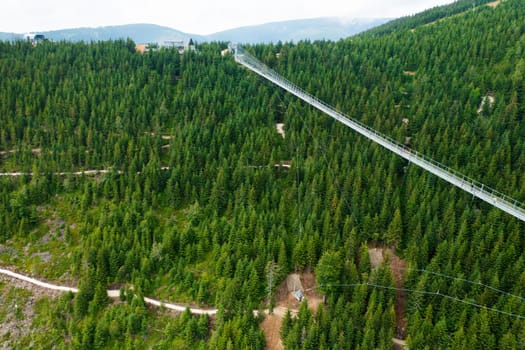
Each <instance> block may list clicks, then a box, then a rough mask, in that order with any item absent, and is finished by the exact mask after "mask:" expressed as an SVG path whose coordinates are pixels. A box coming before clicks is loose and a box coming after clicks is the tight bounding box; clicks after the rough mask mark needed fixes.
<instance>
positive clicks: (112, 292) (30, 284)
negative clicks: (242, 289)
mask: <svg viewBox="0 0 525 350" xmlns="http://www.w3.org/2000/svg"><path fill="white" fill-rule="evenodd" d="M0 274H2V275H4V276H7V277H9V278H10V281H11V283H12V284H13V285H15V286H16V287H18V288H23V289H30V290H31V291H33V292H35V291H39V293H40V294H42V293H45V294H51V295H56V292H72V293H78V289H77V288H75V287H68V286H60V285H56V284H52V283H48V282H44V281H41V280H38V279H35V278H32V277H28V276H25V275H22V274H20V273H17V272H14V271H11V270H7V269H2V268H0ZM107 293H108V297H110V298H113V299H115V298H118V297H119V296H120V290H118V289H109V290H108V291H107ZM144 302H145V303H146V304H149V305H153V306H162V307H164V308H166V309H169V310H174V311H180V312H183V311H185V310H186V308H187V307H188V305H184V304H177V303H168V302H163V301H160V300H156V299H152V298H147V297H144ZM190 312H191V313H192V314H196V315H204V314H206V315H215V314H216V313H217V309H201V308H190Z"/></svg>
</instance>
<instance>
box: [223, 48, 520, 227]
mask: <svg viewBox="0 0 525 350" xmlns="http://www.w3.org/2000/svg"><path fill="white" fill-rule="evenodd" d="M230 51H231V52H232V53H233V55H234V58H235V61H236V62H237V63H239V64H241V65H243V66H244V67H246V68H248V69H250V70H251V71H253V72H255V73H257V74H258V75H260V76H262V77H263V78H265V79H267V80H269V81H271V82H272V83H274V84H275V85H277V86H280V87H281V88H283V89H285V90H287V91H288V92H290V93H291V94H293V95H295V96H297V97H299V98H300V99H301V100H303V101H305V102H306V103H308V104H310V105H312V106H314V107H315V108H317V109H319V110H320V111H321V112H324V113H326V114H328V115H329V116H330V117H332V118H334V119H335V120H337V121H339V122H340V123H343V124H344V125H346V126H348V127H350V128H352V129H353V130H355V131H357V132H358V133H360V134H361V135H363V136H365V137H367V138H368V139H370V140H372V141H374V142H375V143H377V144H379V145H381V146H383V147H385V148H386V149H388V150H390V151H392V152H394V153H395V154H397V155H399V156H400V157H402V158H405V159H407V160H408V161H409V162H411V163H414V164H416V165H418V166H419V167H421V168H423V169H425V170H426V171H428V172H430V173H432V174H434V175H436V176H438V177H440V178H442V179H443V180H445V181H447V182H449V183H451V184H453V185H455V186H457V187H459V188H461V189H462V190H464V191H466V192H468V193H471V194H472V195H473V196H475V197H478V198H480V199H481V200H483V201H485V202H487V203H489V204H490V205H492V206H494V207H497V208H499V209H501V210H503V211H505V212H506V213H508V214H510V215H512V216H514V217H516V218H518V219H519V220H521V221H525V205H524V204H523V203H520V202H518V201H517V200H515V199H513V198H511V197H509V196H507V195H505V194H503V193H500V192H498V191H496V190H495V189H492V188H490V187H488V186H485V185H484V184H482V183H481V182H478V181H476V180H474V179H471V178H469V177H468V176H466V175H464V174H462V173H460V172H458V171H456V170H454V169H452V168H449V167H447V166H446V165H443V164H441V163H439V162H437V161H435V160H433V159H432V158H430V157H427V156H426V155H424V154H422V153H419V152H417V151H415V150H413V149H411V148H409V147H407V146H405V145H403V144H400V143H399V142H397V141H395V140H393V139H392V138H390V137H388V136H386V135H383V134H381V133H379V132H378V131H376V130H374V129H372V128H371V127H369V126H367V125H365V124H363V123H361V122H359V121H357V120H355V119H352V118H350V117H348V116H346V115H344V114H343V113H341V112H339V111H337V110H336V109H334V108H333V107H331V106H330V105H328V104H327V103H325V102H323V101H321V100H319V99H318V98H317V97H315V96H313V95H311V94H309V93H307V92H306V91H304V90H303V89H301V88H300V87H298V86H296V85H294V84H293V83H291V82H290V81H288V80H287V79H285V78H284V77H282V76H281V75H279V74H278V73H276V72H275V71H274V70H272V69H271V68H269V67H268V66H266V65H264V64H263V63H261V62H260V61H259V60H258V59H256V58H255V57H253V56H252V55H250V54H249V53H248V52H246V51H245V50H244V48H243V47H242V46H240V45H235V44H233V45H230Z"/></svg>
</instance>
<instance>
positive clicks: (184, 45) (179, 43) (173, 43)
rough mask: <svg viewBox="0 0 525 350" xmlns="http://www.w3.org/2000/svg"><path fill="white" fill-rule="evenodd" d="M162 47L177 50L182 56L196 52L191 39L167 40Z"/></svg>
mask: <svg viewBox="0 0 525 350" xmlns="http://www.w3.org/2000/svg"><path fill="white" fill-rule="evenodd" d="M162 46H163V47H170V48H175V49H177V50H178V51H179V54H181V55H182V54H183V53H184V52H186V51H193V50H195V44H194V42H193V39H191V38H190V39H188V40H165V41H164V43H163V44H162Z"/></svg>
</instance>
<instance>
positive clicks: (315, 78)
mask: <svg viewBox="0 0 525 350" xmlns="http://www.w3.org/2000/svg"><path fill="white" fill-rule="evenodd" d="M468 3H470V2H467V1H458V2H457V3H456V4H454V5H452V7H451V8H437V9H433V10H431V11H430V12H425V13H424V14H423V15H422V17H418V16H415V17H411V18H408V19H405V21H409V22H403V21H401V22H396V23H394V24H391V26H390V27H388V26H387V27H384V28H383V29H378V30H376V31H371V32H369V33H365V34H362V35H359V36H357V37H352V38H348V39H346V40H341V41H338V42H327V41H319V42H299V43H297V44H289V43H279V44H276V45H255V46H251V47H247V50H249V51H250V52H252V53H253V54H254V55H255V56H257V57H258V58H260V59H261V60H262V61H264V62H265V63H266V64H268V65H269V66H271V67H272V68H273V69H275V70H276V71H277V72H279V73H281V74H282V75H283V76H285V77H287V78H288V79H289V80H291V81H292V82H294V83H296V84H297V85H298V86H301V87H303V88H304V89H305V90H306V91H308V92H310V93H312V94H313V95H316V96H318V97H319V98H320V99H321V100H324V101H326V102H327V103H329V104H331V105H333V106H335V107H336V108H337V109H338V110H341V111H343V112H344V113H345V114H347V115H349V116H351V117H353V118H355V119H358V120H360V121H362V122H363V123H365V124H367V125H369V126H371V127H373V128H375V129H377V130H379V131H381V132H382V133H384V134H386V135H389V136H390V137H392V138H394V139H396V140H398V141H399V142H403V143H406V144H409V145H410V147H412V148H413V149H415V150H417V151H419V152H422V153H424V154H427V155H429V156H431V157H432V158H434V159H435V160H438V161H440V162H442V163H444V164H446V165H448V166H450V167H452V168H455V169H457V170H459V171H461V172H462V173H464V174H466V175H468V176H470V177H472V178H475V179H477V180H479V181H481V182H483V183H485V184H486V185H488V186H490V187H493V188H496V189H498V190H499V191H501V192H504V193H506V194H508V195H510V196H511V197H513V198H516V199H517V200H519V201H521V202H525V186H524V184H525V123H524V115H525V100H524V99H525V81H524V74H525V58H524V56H523V54H524V52H525V22H524V21H523V18H525V3H524V2H523V1H521V0H506V1H501V2H496V3H492V4H490V5H484V4H482V5H480V6H477V7H475V8H472V7H471V5H469V6H466V4H468ZM444 9H445V10H444ZM447 9H448V10H447ZM432 11H436V13H433V12H432ZM443 11H445V12H443ZM447 11H449V12H447ZM443 13H446V14H447V15H443ZM429 19H432V21H430V20H429ZM403 23H407V24H403ZM226 47H227V43H210V44H201V45H199V46H198V47H197V50H196V51H195V52H187V53H185V54H184V55H182V56H179V53H178V52H177V51H176V50H169V49H161V50H158V51H152V52H148V53H145V54H140V53H137V52H136V50H135V44H134V43H133V42H132V41H130V40H128V41H111V42H99V43H67V42H60V43H51V42H46V43H42V44H39V45H37V46H35V47H33V46H32V45H31V44H29V43H25V42H14V43H9V42H0V124H1V128H0V171H1V172H2V173H3V174H5V175H8V173H12V174H11V175H15V174H17V175H19V176H0V213H2V215H0V265H1V266H2V267H10V268H13V269H16V270H19V271H25V272H27V273H28V274H32V275H36V276H40V277H42V278H45V279H48V280H52V281H56V282H62V283H64V284H74V285H78V286H79V289H80V291H79V293H78V294H75V295H73V294H64V295H62V296H60V297H58V298H56V299H50V298H48V297H42V298H39V299H38V300H36V304H35V305H34V312H35V317H34V318H33V319H32V321H31V324H30V325H29V327H30V329H32V330H33V331H32V332H30V333H28V334H25V335H23V336H14V335H11V334H4V335H0V336H2V338H0V340H1V341H2V342H8V343H9V344H10V346H11V347H13V348H21V349H22V348H27V347H29V346H35V347H40V348H51V347H55V348H58V349H60V348H80V349H104V348H109V349H113V348H114V349H121V348H129V349H134V348H148V347H151V348H154V349H164V348H166V349H171V348H181V349H182V348H187V349H193V348H199V349H244V348H251V349H263V348H264V347H265V340H264V335H263V333H262V331H261V329H260V328H259V322H260V321H261V317H257V316H255V314H254V312H253V310H254V309H263V308H266V307H267V306H268V305H269V304H271V302H272V301H271V300H267V295H268V290H267V287H268V279H267V277H268V274H269V270H272V266H273V267H275V266H277V267H278V268H275V269H273V271H272V272H276V274H277V277H278V279H280V280H282V279H283V278H284V277H285V276H286V274H287V273H289V272H292V271H313V272H315V273H316V276H317V286H318V290H319V292H321V293H323V294H325V295H326V296H327V299H326V304H325V305H321V306H320V308H319V309H318V310H317V312H316V313H314V312H312V311H311V310H309V309H308V308H307V307H306V304H303V305H302V306H301V308H300V310H299V313H298V315H297V317H292V316H291V315H290V314H287V315H285V317H284V320H283V325H282V328H281V337H282V342H283V345H284V346H285V348H286V349H390V348H392V338H393V337H398V338H399V337H401V338H406V342H407V344H408V345H409V346H410V348H412V349H424V348H428V349H522V348H523V346H524V345H523V344H524V342H525V300H524V295H525V272H524V271H525V253H524V252H525V239H524V236H523V233H524V232H525V230H524V225H523V223H522V222H520V221H518V220H517V219H515V218H513V217H511V216H509V215H507V214H505V213H503V212H501V211H500V210H498V209H495V208H492V207H490V206H489V205H487V204H484V203H482V202H481V201H479V200H476V199H473V198H472V197H471V196H470V195H467V194H465V193H463V192H461V191H460V190H458V189H456V188H455V187H453V186H451V185H449V184H447V183H445V182H443V181H441V180H439V179H437V178H436V177H434V176H433V175H430V174H427V173H425V172H424V171H423V170H421V169H419V168H417V167H414V166H413V165H411V164H409V163H407V162H405V161H403V160H402V159H400V158H399V157H396V156H394V155H392V154H391V153H389V152H388V151H386V150H385V149H383V148H381V147H380V146H377V145H375V144H372V143H371V142H370V141H368V140H366V139H364V138H363V137H361V136H359V135H357V134H355V133H354V132H352V131H351V130H349V129H348V128H346V127H345V126H343V125H340V124H338V123H336V122H335V121H333V120H332V119H330V118H329V117H327V116H324V115H322V114H321V113H320V112H318V111H316V110H314V109H313V108H311V107H308V106H307V105H305V104H304V103H302V102H300V101H298V100H297V99H295V98H294V97H292V96H290V95H288V94H286V93H284V92H283V91H282V90H280V89H278V88H276V87H275V86H273V85H271V84H270V83H268V82H265V81H263V80H262V79H260V78H258V77H257V76H255V75H254V74H253V73H251V72H248V71H247V70H245V69H243V68H242V67H240V66H238V65H237V64H236V63H235V62H234V60H233V59H232V57H231V56H225V57H222V56H221V51H222V50H224V49H225V48H226ZM276 123H284V125H285V131H286V136H285V137H284V138H283V137H281V136H280V135H279V134H278V133H277V132H276V131H275V124H276ZM279 164H280V165H282V164H291V166H290V167H289V168H288V167H283V166H276V165H279ZM85 170H98V171H101V172H100V173H98V174H93V173H91V172H89V173H85V174H81V173H79V172H82V171H85ZM372 246H385V247H386V246H388V247H390V248H392V249H394V250H395V252H396V254H397V255H398V256H400V257H401V258H403V259H404V260H405V261H406V262H407V267H406V268H405V269H403V271H401V273H402V275H403V276H404V277H403V288H405V289H407V290H408V291H407V292H406V298H407V300H406V310H405V316H404V317H405V319H404V320H403V322H400V321H399V320H396V316H399V313H398V312H396V290H395V287H396V282H395V277H394V274H395V273H396V272H399V271H391V270H390V269H389V268H388V265H387V264H384V266H380V267H379V268H376V269H373V268H372V267H371V261H370V258H369V248H370V247H372ZM274 263H275V264H274ZM274 285H276V284H274ZM110 287H112V288H117V289H118V288H121V298H120V299H119V300H116V301H110V300H108V299H107V297H106V294H105V291H106V289H108V288H110ZM0 296H1V297H2V299H3V300H6V303H2V305H1V306H0V321H2V322H4V321H6V320H10V319H11V318H12V317H15V318H16V317H19V318H22V319H23V318H24V314H23V313H22V312H20V311H17V310H19V309H18V305H25V304H27V303H28V301H29V300H30V299H29V298H30V297H29V296H28V295H27V294H26V292H24V291H23V290H20V289H17V288H11V287H10V286H9V283H8V282H6V281H3V282H0ZM143 296H154V297H156V298H158V299H162V300H169V301H177V302H185V303H194V304H198V305H201V306H203V307H217V308H218V309H219V312H218V314H217V316H214V317H213V318H210V317H208V316H195V315H191V314H189V312H186V313H183V314H182V315H180V316H179V317H173V315H171V314H169V313H168V312H166V311H165V310H162V308H161V309H159V310H155V309H151V308H148V307H146V305H145V303H144V301H143ZM31 300H32V299H31ZM15 306H16V307H15ZM11 314H12V315H11ZM10 315H11V316H10ZM10 317H11V318H10ZM400 324H405V325H406V327H399V325H400ZM401 328H403V329H401Z"/></svg>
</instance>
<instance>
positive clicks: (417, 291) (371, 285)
mask: <svg viewBox="0 0 525 350" xmlns="http://www.w3.org/2000/svg"><path fill="white" fill-rule="evenodd" d="M363 285H365V286H368V287H374V288H380V289H386V290H395V291H401V292H408V293H415V294H423V295H435V296H440V297H443V298H446V299H450V300H452V301H456V302H459V303H463V304H466V305H470V306H473V307H477V308H480V309H485V310H487V311H492V312H496V313H499V314H502V315H506V316H510V317H515V318H518V319H522V320H524V319H525V316H523V315H519V314H516V313H513V312H508V311H504V310H500V309H496V308H493V307H490V306H486V305H481V304H478V303H475V302H473V301H468V300H465V299H459V298H457V297H453V296H450V295H447V294H443V293H440V292H439V290H438V291H436V292H434V291H427V290H417V289H411V288H401V287H392V286H384V285H380V284H375V283H370V282H367V283H346V284H321V285H320V286H324V287H359V286H363Z"/></svg>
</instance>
